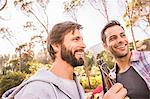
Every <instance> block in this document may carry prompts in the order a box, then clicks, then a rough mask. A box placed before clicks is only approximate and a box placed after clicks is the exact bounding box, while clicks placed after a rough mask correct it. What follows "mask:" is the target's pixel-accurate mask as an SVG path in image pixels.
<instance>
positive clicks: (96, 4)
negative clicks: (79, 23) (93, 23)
mask: <svg viewBox="0 0 150 99" xmlns="http://www.w3.org/2000/svg"><path fill="white" fill-rule="evenodd" d="M88 1H89V3H90V4H91V6H92V7H93V8H94V9H95V10H97V11H98V12H99V13H100V14H101V15H102V16H103V17H104V18H105V19H106V20H107V22H109V15H108V8H107V0H88Z"/></svg>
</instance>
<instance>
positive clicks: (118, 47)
mask: <svg viewBox="0 0 150 99" xmlns="http://www.w3.org/2000/svg"><path fill="white" fill-rule="evenodd" d="M122 47H125V45H121V46H118V47H117V48H122Z"/></svg>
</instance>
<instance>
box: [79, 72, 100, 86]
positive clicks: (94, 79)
mask: <svg viewBox="0 0 150 99" xmlns="http://www.w3.org/2000/svg"><path fill="white" fill-rule="evenodd" d="M80 83H81V85H82V87H83V88H84V89H90V86H89V83H88V79H87V77H85V76H82V77H81V78H80ZM101 83H102V79H101V76H100V75H99V76H91V77H90V84H91V88H92V89H95V88H96V87H97V86H99V85H100V84H101Z"/></svg>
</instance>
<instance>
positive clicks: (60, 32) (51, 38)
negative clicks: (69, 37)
mask: <svg viewBox="0 0 150 99" xmlns="http://www.w3.org/2000/svg"><path fill="white" fill-rule="evenodd" d="M75 29H78V30H80V29H82V26H81V25H80V24H77V23H74V22H71V21H65V22H62V23H58V24H56V25H54V26H53V28H52V30H51V31H50V32H49V34H48V38H47V50H48V52H49V55H50V57H51V59H52V61H54V60H55V54H56V52H55V51H54V49H53V47H52V45H53V44H63V41H64V37H65V35H66V34H67V33H69V32H71V31H72V33H74V31H75Z"/></svg>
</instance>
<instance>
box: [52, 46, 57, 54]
mask: <svg viewBox="0 0 150 99" xmlns="http://www.w3.org/2000/svg"><path fill="white" fill-rule="evenodd" d="M52 47H53V49H54V51H55V52H56V53H57V52H58V51H59V44H53V45H52Z"/></svg>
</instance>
